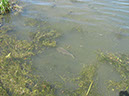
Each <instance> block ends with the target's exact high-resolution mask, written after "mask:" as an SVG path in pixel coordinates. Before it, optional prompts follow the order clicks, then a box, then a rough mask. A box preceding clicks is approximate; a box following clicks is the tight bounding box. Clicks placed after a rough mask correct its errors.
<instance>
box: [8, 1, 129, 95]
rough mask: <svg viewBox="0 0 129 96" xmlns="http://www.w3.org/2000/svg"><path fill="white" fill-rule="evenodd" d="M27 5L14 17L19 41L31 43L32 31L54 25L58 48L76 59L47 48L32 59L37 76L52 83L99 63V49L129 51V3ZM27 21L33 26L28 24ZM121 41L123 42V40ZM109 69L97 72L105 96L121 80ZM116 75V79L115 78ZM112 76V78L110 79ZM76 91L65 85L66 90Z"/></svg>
mask: <svg viewBox="0 0 129 96" xmlns="http://www.w3.org/2000/svg"><path fill="white" fill-rule="evenodd" d="M22 1H24V2H26V3H27V4H28V5H27V6H26V7H25V9H24V12H23V13H21V14H20V15H19V16H16V17H15V16H14V17H12V18H11V20H12V24H13V25H15V26H16V28H15V34H17V36H18V38H19V39H27V40H29V38H28V37H29V35H30V33H31V32H35V31H42V30H44V29H42V28H45V27H44V26H52V28H53V29H56V30H58V32H59V33H61V34H62V35H61V37H60V38H59V40H57V47H62V48H64V49H66V50H67V51H68V52H71V53H72V54H73V55H74V56H75V59H72V58H70V57H69V56H67V55H63V54H60V53H59V52H58V51H57V50H56V48H51V49H47V50H46V51H45V52H44V53H42V54H39V55H38V56H36V57H34V58H33V66H35V67H36V69H37V70H36V72H35V74H38V75H40V76H41V77H43V78H44V79H45V80H49V81H51V82H55V81H58V82H62V79H61V78H60V75H61V76H65V77H67V78H70V77H72V76H74V75H77V73H79V72H80V70H81V69H82V66H83V65H86V64H92V63H94V62H96V54H95V52H96V50H98V49H101V50H104V51H110V52H123V53H127V52H128V51H129V44H128V42H129V39H127V38H128V34H129V22H128V21H129V0H22ZM28 22H31V23H32V24H30V25H27V23H28ZM121 38H122V39H121ZM110 71H111V69H110V67H109V66H102V67H100V69H99V70H98V73H99V76H98V79H99V80H100V81H99V82H98V84H99V86H98V89H99V90H102V93H103V94H104V96H109V95H110V96H116V93H115V92H109V93H108V92H106V90H107V89H106V87H105V86H106V84H105V82H106V81H107V80H109V79H110V80H114V79H115V80H116V79H119V76H118V74H117V73H113V74H112V75H111V72H110ZM114 76H115V77H114ZM109 77H110V78H109ZM65 87H66V88H74V87H75V85H74V84H72V83H66V84H65V86H64V88H65Z"/></svg>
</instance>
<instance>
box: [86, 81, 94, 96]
mask: <svg viewBox="0 0 129 96" xmlns="http://www.w3.org/2000/svg"><path fill="white" fill-rule="evenodd" d="M92 85H93V81H91V83H90V86H89V88H88V91H87V92H86V96H88V94H89V92H90V90H91V87H92Z"/></svg>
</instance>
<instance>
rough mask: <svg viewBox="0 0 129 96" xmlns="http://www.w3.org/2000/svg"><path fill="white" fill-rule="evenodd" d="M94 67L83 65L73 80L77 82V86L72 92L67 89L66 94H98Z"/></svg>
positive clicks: (80, 95)
mask: <svg viewBox="0 0 129 96" xmlns="http://www.w3.org/2000/svg"><path fill="white" fill-rule="evenodd" d="M96 69H97V68H96V66H95V65H88V66H85V67H84V68H83V70H82V72H80V74H79V77H77V78H76V79H75V80H74V81H75V82H76V83H77V84H78V88H77V89H76V90H74V91H72V92H71V91H67V92H68V94H70V96H100V94H99V93H98V90H97V88H96V84H95V82H96V79H95V77H96ZM67 92H66V93H67Z"/></svg>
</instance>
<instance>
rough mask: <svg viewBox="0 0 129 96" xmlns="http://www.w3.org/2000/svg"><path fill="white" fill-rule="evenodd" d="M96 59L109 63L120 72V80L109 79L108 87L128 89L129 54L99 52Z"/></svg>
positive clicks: (119, 89)
mask: <svg viewBox="0 0 129 96" xmlns="http://www.w3.org/2000/svg"><path fill="white" fill-rule="evenodd" d="M98 59H99V60H100V61H101V62H104V63H106V64H111V65H112V66H113V67H114V69H115V70H116V71H117V72H118V73H119V74H120V76H121V81H119V82H116V81H112V80H110V81H109V83H108V84H109V86H108V88H109V89H112V91H114V90H115V89H116V90H118V91H121V90H125V91H126V90H128V89H129V55H125V54H113V53H108V52H107V53H103V52H100V54H99V57H98Z"/></svg>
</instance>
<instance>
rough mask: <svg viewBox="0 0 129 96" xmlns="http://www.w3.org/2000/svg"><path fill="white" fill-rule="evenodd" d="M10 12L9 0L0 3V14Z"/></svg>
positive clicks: (2, 0)
mask: <svg viewBox="0 0 129 96" xmlns="http://www.w3.org/2000/svg"><path fill="white" fill-rule="evenodd" d="M9 12H10V3H9V0H1V1H0V14H5V13H9Z"/></svg>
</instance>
